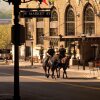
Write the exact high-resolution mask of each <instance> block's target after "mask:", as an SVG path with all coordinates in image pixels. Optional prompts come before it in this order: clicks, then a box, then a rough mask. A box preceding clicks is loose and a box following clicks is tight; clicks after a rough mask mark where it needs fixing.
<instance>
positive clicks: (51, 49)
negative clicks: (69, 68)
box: [47, 46, 55, 57]
mask: <svg viewBox="0 0 100 100" xmlns="http://www.w3.org/2000/svg"><path fill="white" fill-rule="evenodd" d="M54 54H55V50H54V48H53V47H52V46H50V47H49V49H48V51H47V55H48V56H50V57H53V55H54Z"/></svg>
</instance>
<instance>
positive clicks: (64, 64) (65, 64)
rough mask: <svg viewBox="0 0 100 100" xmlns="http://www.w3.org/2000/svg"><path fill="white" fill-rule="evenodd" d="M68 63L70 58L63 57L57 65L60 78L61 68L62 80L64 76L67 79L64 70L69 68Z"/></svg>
mask: <svg viewBox="0 0 100 100" xmlns="http://www.w3.org/2000/svg"><path fill="white" fill-rule="evenodd" d="M69 61H70V56H65V57H63V58H62V59H61V61H60V63H59V64H58V68H59V70H58V71H59V77H60V69H61V68H63V78H64V75H66V78H68V77H67V72H66V69H67V68H69Z"/></svg>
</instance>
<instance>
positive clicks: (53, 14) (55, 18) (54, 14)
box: [50, 11, 58, 21]
mask: <svg viewBox="0 0 100 100" xmlns="http://www.w3.org/2000/svg"><path fill="white" fill-rule="evenodd" d="M50 21H58V15H57V12H56V11H52V12H51V18H50Z"/></svg>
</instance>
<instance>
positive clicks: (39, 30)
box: [36, 28, 43, 44]
mask: <svg viewBox="0 0 100 100" xmlns="http://www.w3.org/2000/svg"><path fill="white" fill-rule="evenodd" d="M42 34H43V28H37V33H36V43H37V44H43V38H41V36H42Z"/></svg>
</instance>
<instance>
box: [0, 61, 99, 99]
mask: <svg viewBox="0 0 100 100" xmlns="http://www.w3.org/2000/svg"><path fill="white" fill-rule="evenodd" d="M67 72H68V79H63V78H62V71H61V78H57V79H52V78H51V77H50V78H46V77H45V76H44V71H43V69H42V67H41V66H40V64H34V66H31V65H30V63H29V62H26V63H25V62H22V63H20V95H21V100H80V99H81V100H99V97H100V80H99V79H95V78H94V76H97V75H98V74H97V72H96V73H95V75H94V74H93V73H92V74H90V71H89V70H88V68H86V70H85V71H83V70H82V68H81V67H80V69H79V70H78V69H77V66H71V67H70V68H69V69H68V71H67ZM13 78H14V77H13V64H10V65H3V64H2V65H0V100H8V99H7V98H12V96H13Z"/></svg>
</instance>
